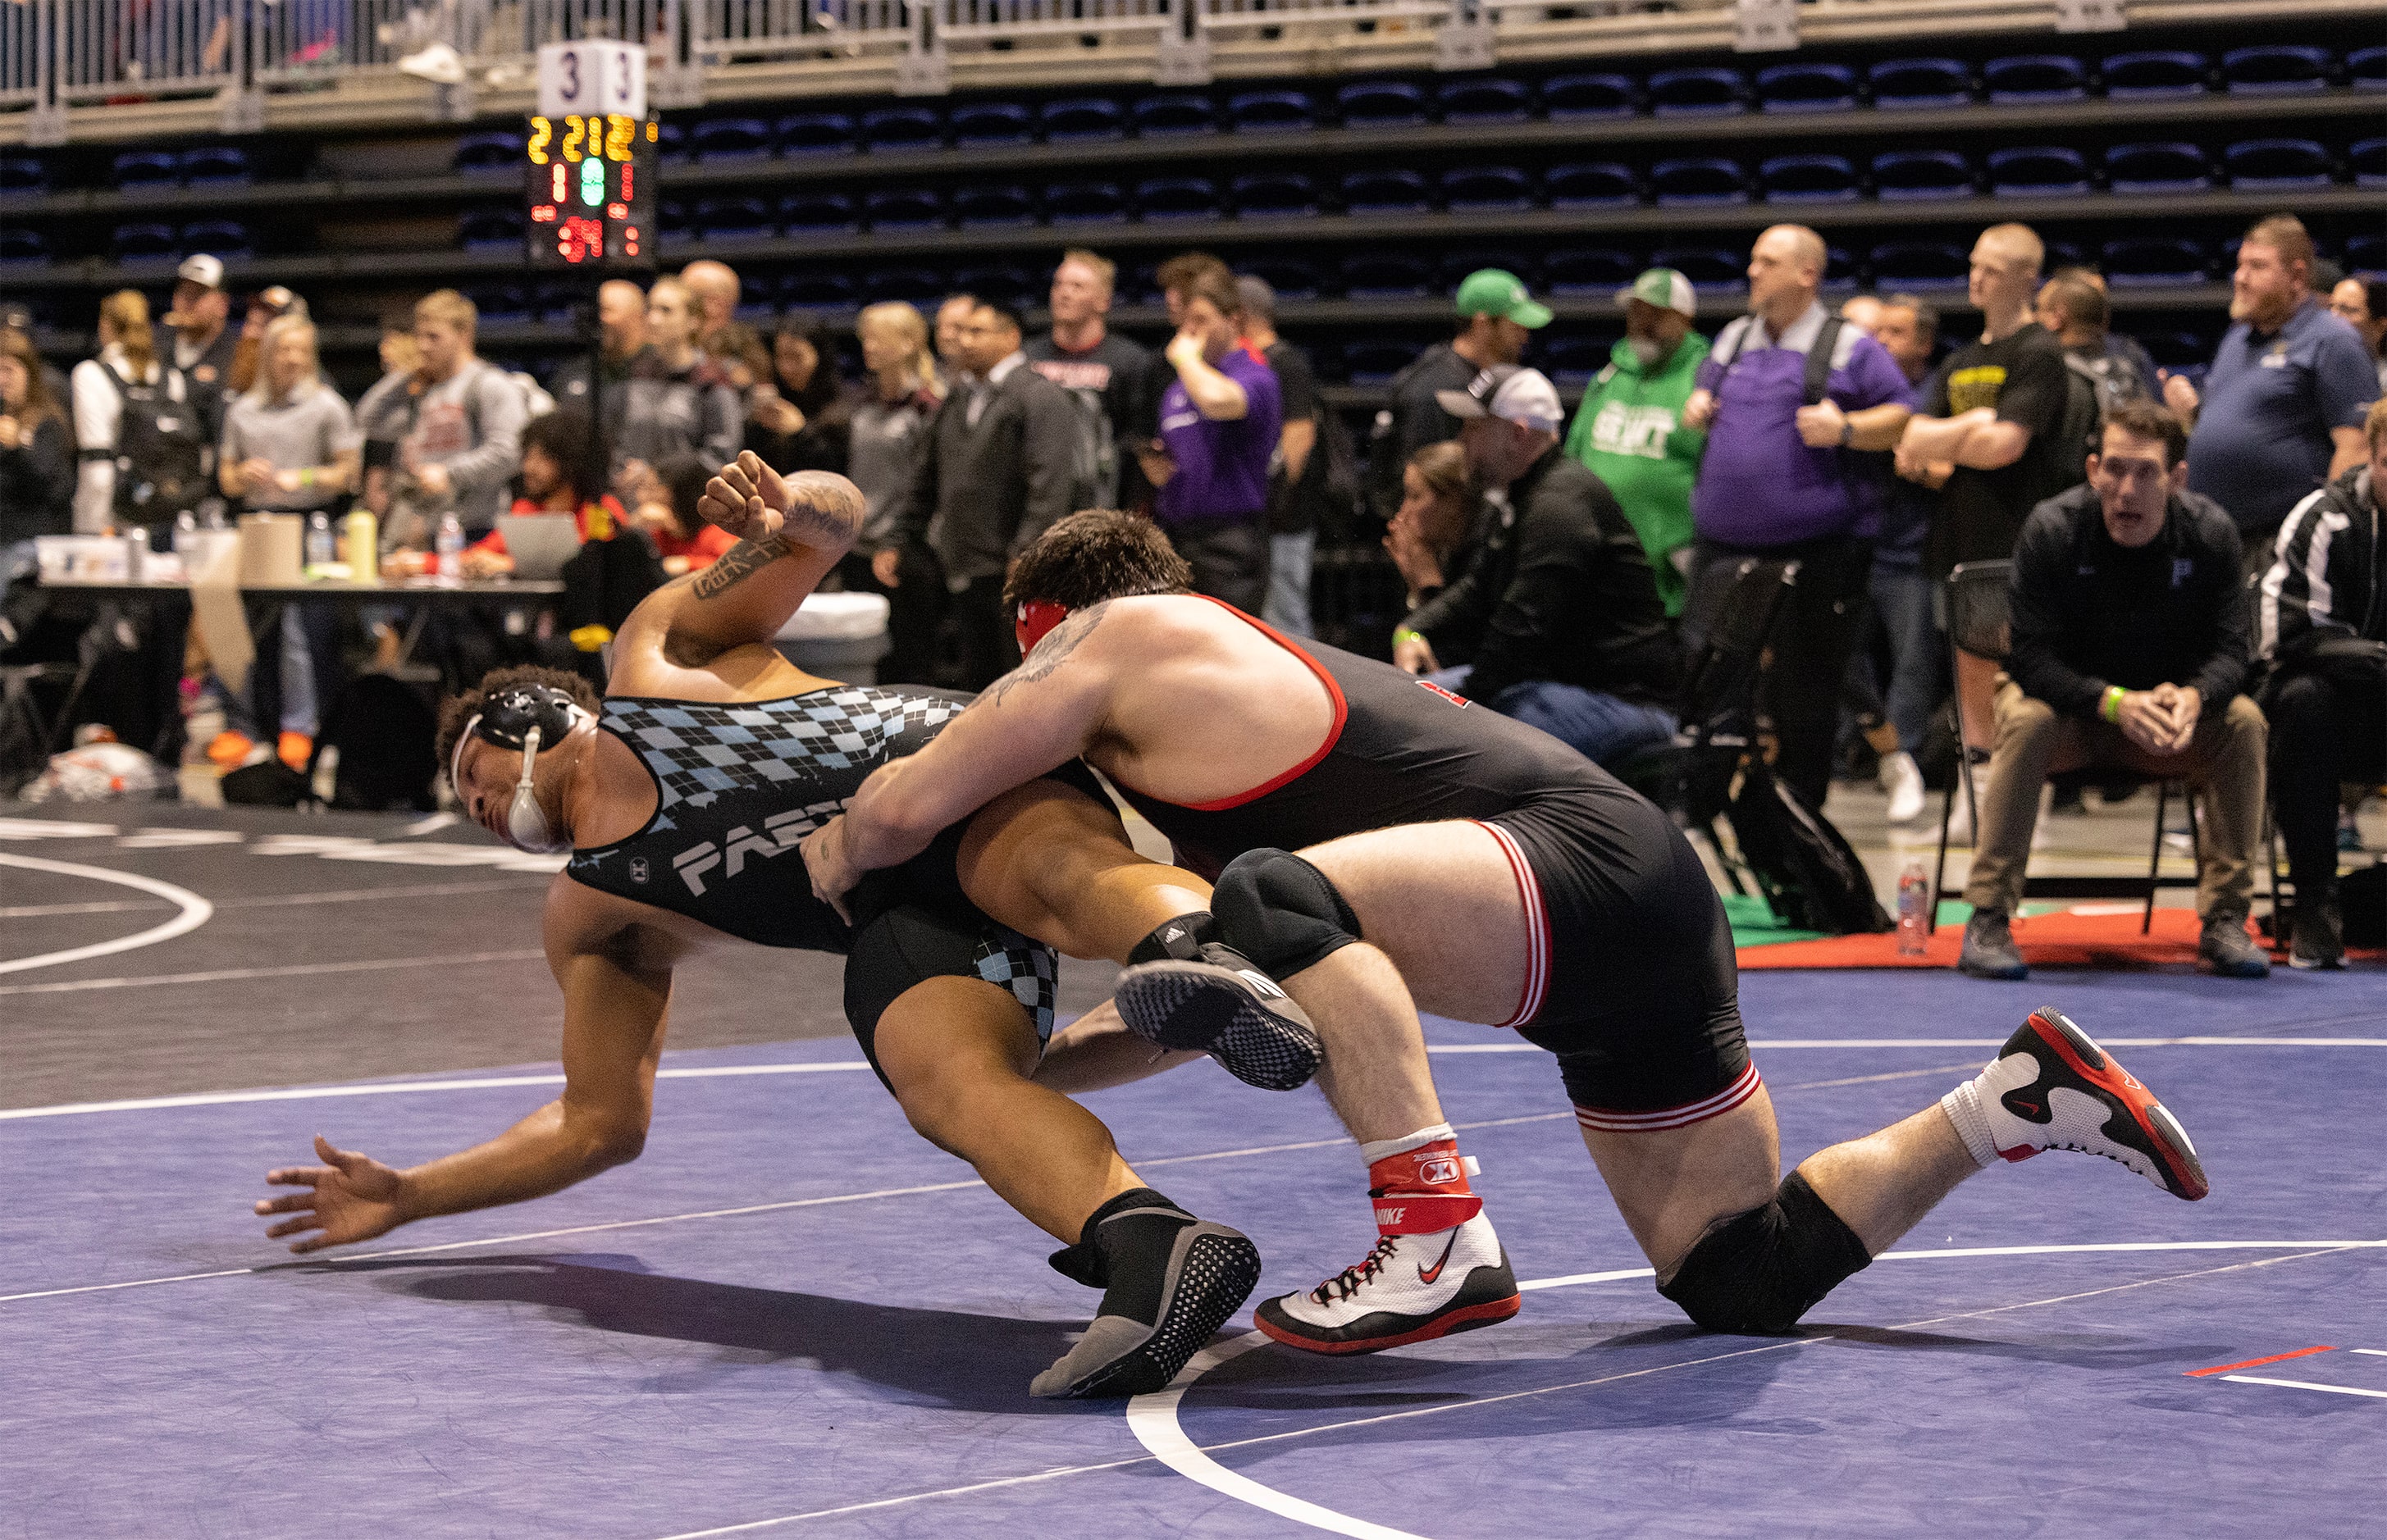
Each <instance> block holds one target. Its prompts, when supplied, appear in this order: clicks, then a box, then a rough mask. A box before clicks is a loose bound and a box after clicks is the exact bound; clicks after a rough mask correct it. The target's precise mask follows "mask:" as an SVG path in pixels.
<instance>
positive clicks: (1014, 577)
mask: <svg viewBox="0 0 2387 1540" xmlns="http://www.w3.org/2000/svg"><path fill="white" fill-rule="evenodd" d="M1192 590H1193V568H1191V567H1189V566H1187V565H1186V564H1185V558H1183V557H1181V556H1180V555H1178V554H1177V551H1176V549H1174V548H1173V547H1171V546H1170V545H1169V543H1168V536H1167V535H1165V534H1163V533H1162V532H1161V529H1160V526H1159V525H1158V524H1154V523H1153V522H1152V521H1151V520H1150V519H1147V518H1145V517H1143V515H1142V514H1140V513H1121V512H1119V511H1117V510H1116V509H1109V508H1096V509H1089V510H1087V511H1084V512H1082V513H1072V514H1070V515H1069V516H1068V517H1067V518H1066V519H1063V520H1062V521H1061V522H1060V523H1058V524H1055V525H1054V526H1053V527H1052V528H1050V529H1048V530H1046V531H1045V532H1044V533H1043V534H1042V536H1039V537H1038V538H1037V541H1036V543H1035V544H1034V545H1032V546H1029V548H1028V549H1027V550H1026V551H1024V552H1022V553H1021V555H1020V558H1019V564H1018V566H1017V567H1016V568H1014V569H1013V570H1012V574H1011V578H1010V581H1009V582H1008V583H1007V584H1005V585H1004V604H1005V605H1006V606H1008V607H1009V608H1011V609H1014V610H1017V608H1018V607H1019V606H1020V605H1022V604H1025V603H1028V602H1029V601H1030V600H1043V601H1044V602H1045V603H1048V604H1057V605H1059V606H1061V607H1062V608H1063V609H1066V610H1082V609H1084V608H1086V607H1087V606H1088V605H1090V604H1099V603H1101V602H1102V601H1103V600H1106V599H1125V598H1128V597H1129V596H1130V595H1135V594H1181V593H1190V592H1191V591H1192Z"/></svg>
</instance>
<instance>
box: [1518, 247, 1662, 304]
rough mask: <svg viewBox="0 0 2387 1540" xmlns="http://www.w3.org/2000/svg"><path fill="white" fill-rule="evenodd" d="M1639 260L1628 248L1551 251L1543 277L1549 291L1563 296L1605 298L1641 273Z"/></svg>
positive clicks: (1641, 264) (1544, 262)
mask: <svg viewBox="0 0 2387 1540" xmlns="http://www.w3.org/2000/svg"><path fill="white" fill-rule="evenodd" d="M1643 265H1644V264H1643V263H1642V261H1641V259H1639V258H1638V257H1636V256H1635V255H1634V254H1633V253H1632V252H1629V251H1617V250H1612V249H1610V248H1607V247H1599V246H1589V247H1584V246H1578V247H1569V248H1566V249H1563V250H1559V251H1553V252H1551V253H1550V254H1549V256H1548V257H1547V258H1546V259H1543V262H1542V279H1543V282H1544V283H1545V284H1547V286H1548V288H1549V291H1550V293H1552V294H1554V295H1558V296H1560V297H1566V298H1579V297H1583V296H1585V295H1598V296H1600V297H1607V296H1609V295H1611V294H1613V293H1615V292H1616V291H1617V290H1618V289H1621V288H1623V287H1624V286H1625V285H1626V284H1630V283H1632V282H1633V280H1634V279H1635V278H1636V277H1638V276H1640V273H1641V269H1642V267H1643Z"/></svg>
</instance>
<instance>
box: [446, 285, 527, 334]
mask: <svg viewBox="0 0 2387 1540" xmlns="http://www.w3.org/2000/svg"><path fill="white" fill-rule="evenodd" d="M463 293H464V297H465V298H467V299H469V300H471V301H472V302H473V309H474V310H475V311H477V312H479V315H480V321H481V323H482V324H483V325H485V326H511V325H518V324H520V323H522V322H529V321H535V320H537V317H538V309H537V305H536V304H535V303H534V301H533V300H532V298H531V289H530V286H529V285H528V284H466V285H465V286H464V291H463Z"/></svg>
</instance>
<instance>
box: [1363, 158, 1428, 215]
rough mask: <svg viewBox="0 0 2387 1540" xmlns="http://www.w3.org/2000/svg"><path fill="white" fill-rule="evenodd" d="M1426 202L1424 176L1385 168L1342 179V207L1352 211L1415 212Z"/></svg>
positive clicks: (1370, 212) (1377, 212)
mask: <svg viewBox="0 0 2387 1540" xmlns="http://www.w3.org/2000/svg"><path fill="white" fill-rule="evenodd" d="M1425 205H1426V187H1425V178H1424V177H1422V176H1420V175H1419V174H1418V173H1417V172H1415V171H1405V170H1394V169H1391V168H1385V169H1382V170H1367V171H1353V172H1351V173H1350V174H1348V175H1346V176H1345V177H1344V179H1343V207H1344V208H1346V209H1348V210H1350V211H1351V212H1352V213H1354V214H1393V213H1404V214H1406V213H1414V212H1417V211H1419V210H1421V209H1422V208H1425Z"/></svg>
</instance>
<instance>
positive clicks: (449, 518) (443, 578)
mask: <svg viewBox="0 0 2387 1540" xmlns="http://www.w3.org/2000/svg"><path fill="white" fill-rule="evenodd" d="M431 550H432V554H433V556H434V557H435V558H436V562H435V565H434V569H433V570H434V571H436V573H437V574H439V581H440V582H442V583H461V582H462V581H464V525H463V523H462V521H461V520H459V519H458V518H457V517H456V511H455V510H454V509H449V510H448V511H447V512H445V513H442V514H440V515H439V530H438V533H437V534H436V535H434V536H432V537H431Z"/></svg>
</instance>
